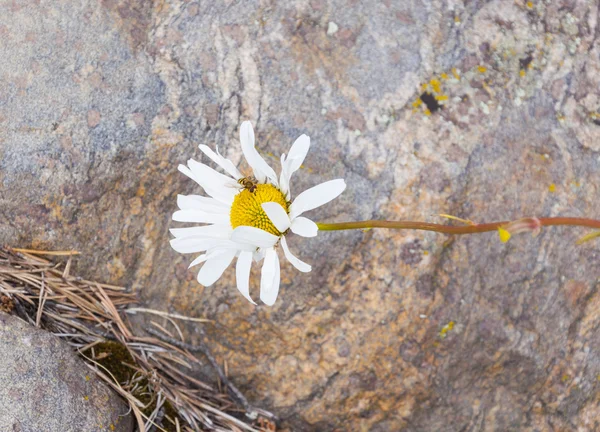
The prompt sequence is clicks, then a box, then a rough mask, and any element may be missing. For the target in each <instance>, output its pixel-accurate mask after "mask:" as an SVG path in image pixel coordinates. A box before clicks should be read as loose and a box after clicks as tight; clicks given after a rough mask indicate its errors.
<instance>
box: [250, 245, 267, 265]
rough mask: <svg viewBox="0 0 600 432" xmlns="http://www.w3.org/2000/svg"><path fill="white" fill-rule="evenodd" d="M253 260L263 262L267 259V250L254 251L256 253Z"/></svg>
mask: <svg viewBox="0 0 600 432" xmlns="http://www.w3.org/2000/svg"><path fill="white" fill-rule="evenodd" d="M252 259H254V262H261V261H262V260H264V259H265V249H264V248H259V249H258V250H256V249H255V250H254V253H253V254H252Z"/></svg>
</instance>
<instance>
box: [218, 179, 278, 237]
mask: <svg viewBox="0 0 600 432" xmlns="http://www.w3.org/2000/svg"><path fill="white" fill-rule="evenodd" d="M253 189H254V190H253V191H252V192H250V189H243V190H242V191H241V192H240V193H239V194H237V195H236V196H235V198H234V199H233V204H232V205H231V212H230V213H229V221H230V222H231V226H232V227H233V228H234V229H235V228H237V227H239V226H251V227H255V228H260V229H261V230H264V231H267V232H270V233H271V234H274V235H276V236H279V235H281V233H280V232H279V230H278V229H277V228H275V225H273V222H271V219H269V217H268V216H267V214H266V213H265V211H264V210H263V209H262V207H261V204H262V203H266V202H276V203H278V204H281V207H283V208H284V209H285V211H286V212H287V211H288V203H287V201H286V200H285V196H284V195H283V193H282V192H281V191H280V190H279V189H277V188H276V187H275V186H273V185H271V184H257V185H254V188H253Z"/></svg>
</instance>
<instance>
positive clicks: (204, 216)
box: [173, 210, 229, 224]
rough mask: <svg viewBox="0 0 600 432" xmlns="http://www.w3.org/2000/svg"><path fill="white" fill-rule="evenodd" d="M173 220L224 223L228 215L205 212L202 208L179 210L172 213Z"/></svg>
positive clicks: (227, 219) (227, 220)
mask: <svg viewBox="0 0 600 432" xmlns="http://www.w3.org/2000/svg"><path fill="white" fill-rule="evenodd" d="M173 220H174V221H177V222H195V223H207V224H225V223H227V222H229V216H228V215H227V214H223V213H207V212H204V211H202V210H179V211H176V212H175V213H173Z"/></svg>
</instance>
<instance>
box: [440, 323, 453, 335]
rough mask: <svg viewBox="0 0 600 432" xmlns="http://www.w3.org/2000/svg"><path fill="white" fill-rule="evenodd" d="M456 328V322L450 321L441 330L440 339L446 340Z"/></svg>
mask: <svg viewBox="0 0 600 432" xmlns="http://www.w3.org/2000/svg"><path fill="white" fill-rule="evenodd" d="M453 328H454V321H450V322H449V323H448V324H446V325H445V326H444V327H442V329H441V330H440V338H442V339H444V338H445V337H446V335H447V333H448V332H449V331H452V329H453Z"/></svg>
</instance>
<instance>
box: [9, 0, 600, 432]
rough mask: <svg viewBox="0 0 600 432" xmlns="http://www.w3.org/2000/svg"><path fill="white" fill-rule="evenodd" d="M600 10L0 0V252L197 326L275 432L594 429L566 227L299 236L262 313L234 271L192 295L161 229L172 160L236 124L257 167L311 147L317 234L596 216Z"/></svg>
mask: <svg viewBox="0 0 600 432" xmlns="http://www.w3.org/2000/svg"><path fill="white" fill-rule="evenodd" d="M598 6H599V4H598V1H597V0H595V1H591V0H560V1H542V0H533V1H531V2H525V1H523V0H517V1H513V0H492V1H486V2H483V1H470V2H459V1H450V0H447V1H433V0H412V1H402V2H393V1H381V2H371V1H369V2H367V1H351V2H348V1H342V0H310V1H308V0H307V1H299V0H297V1H292V2H275V1H269V0H265V1H260V2H259V1H244V2H233V1H223V2H197V1H186V0H170V1H165V0H162V1H159V0H156V1H154V2H147V1H141V0H138V1H121V0H110V1H99V0H96V1H92V0H85V1H80V2H77V4H76V5H74V3H73V2H71V1H66V0H62V1H61V0H53V1H44V2H39V1H33V0H31V1H23V2H12V1H2V2H0V11H1V12H2V14H0V35H1V36H2V46H1V47H0V50H1V51H2V54H3V56H2V58H3V62H1V63H0V76H2V80H0V155H1V158H0V181H1V182H2V187H1V188H0V211H1V212H2V215H3V216H4V221H3V223H2V224H1V225H0V240H1V241H4V242H7V243H10V244H18V245H20V246H35V247H49V248H50V247H51V248H60V249H64V248H76V249H78V250H80V251H81V252H82V253H83V255H82V258H81V259H80V260H79V263H78V266H79V270H80V271H81V272H82V273H83V274H84V275H86V276H89V277H96V278H101V279H103V280H110V281H112V282H117V283H126V284H129V285H130V286H131V287H132V288H133V289H135V290H137V291H138V292H139V293H140V294H141V296H142V298H143V299H144V302H145V303H146V305H147V306H149V307H159V308H166V307H168V308H169V309H170V310H172V311H175V312H178V313H184V314H190V315H194V316H205V317H208V318H212V319H214V320H215V325H213V326H208V327H207V332H208V334H209V337H210V338H211V342H212V346H213V347H214V349H215V352H216V354H217V356H218V357H219V358H221V359H225V360H227V364H228V367H229V373H230V376H231V377H232V378H233V380H234V382H236V383H238V384H240V385H241V387H242V388H243V389H244V390H245V391H246V392H247V394H248V396H249V398H250V399H251V400H252V401H253V402H254V403H255V404H257V405H263V406H265V407H266V408H269V409H272V410H273V411H275V412H276V413H277V414H278V415H279V416H280V417H281V419H282V424H283V425H284V427H289V428H290V429H293V430H298V431H302V430H306V431H312V430H315V431H333V430H335V429H336V428H337V429H339V430H369V431H388V430H406V431H456V430H486V431H487V430H489V431H495V430H525V431H534V430H537V431H544V432H545V431H553V430H557V429H560V430H569V431H570V430H573V431H575V430H594V429H598V428H600V426H599V422H600V407H598V389H599V380H598V378H599V376H600V375H599V374H600V358H599V353H598V346H600V345H599V342H600V341H599V340H598V338H599V336H598V332H597V328H598V325H599V320H600V315H599V313H600V311H599V308H600V297H599V295H600V294H598V285H597V284H598V278H599V276H600V270H599V266H598V258H599V256H600V254H599V250H598V243H597V242H591V243H588V244H585V245H583V246H574V241H575V239H576V238H578V236H580V235H583V233H584V231H583V230H580V229H574V230H573V229H557V228H553V229H547V230H544V231H543V232H542V233H541V234H540V235H539V236H537V237H536V238H531V236H528V235H520V236H516V237H514V238H513V239H511V241H510V242H509V243H508V244H506V245H503V244H500V242H499V241H498V239H497V236H496V235H495V234H485V235H479V236H472V237H462V238H453V239H450V238H447V237H444V236H441V235H436V234H431V233H419V232H384V231H377V230H374V231H369V232H348V233H324V234H321V235H320V236H319V237H318V238H316V239H309V240H305V239H293V241H292V242H291V243H292V246H291V247H292V249H293V250H294V251H296V252H297V254H298V255H299V256H300V257H301V258H302V259H304V260H306V261H307V262H309V263H312V264H313V272H312V273H310V274H306V275H305V274H298V273H297V272H295V271H294V270H293V269H292V268H291V267H290V266H289V265H284V268H283V269H282V276H283V283H282V290H281V293H280V298H279V300H278V302H277V303H276V305H275V307H273V308H267V307H264V306H259V307H253V306H252V305H250V304H248V303H247V302H246V301H245V300H244V299H243V298H242V297H241V296H240V295H239V294H238V293H237V292H236V289H235V287H234V272H233V271H231V270H230V271H228V272H227V273H226V277H225V278H224V279H223V280H221V281H220V282H219V283H217V284H216V285H215V286H213V287H211V288H206V289H205V288H202V287H200V286H198V285H197V284H196V282H195V280H194V278H195V275H194V273H193V272H192V271H188V270H187V265H188V263H189V260H190V258H189V257H187V256H184V257H182V256H178V255H177V254H176V253H174V252H173V251H172V250H171V249H170V247H169V245H168V238H169V235H168V231H167V229H168V228H169V227H170V226H173V225H174V224H172V223H171V222H170V221H169V219H170V214H171V213H172V212H173V211H174V210H175V197H176V194H177V193H182V192H183V193H191V192H192V191H195V192H199V191H198V189H196V188H194V185H193V184H191V182H189V181H186V179H185V178H184V177H183V176H182V175H180V174H179V173H178V172H177V171H176V165H177V164H178V163H181V162H184V161H185V160H187V159H188V158H189V157H196V158H200V154H199V151H198V150H197V148H196V146H197V144H199V143H206V144H208V145H211V146H212V145H215V144H218V145H219V146H220V148H221V150H222V151H223V152H225V153H226V154H227V155H228V156H229V157H231V158H233V159H234V160H235V161H239V160H240V151H239V148H238V142H237V134H238V127H239V124H240V123H241V121H242V120H245V119H250V120H252V122H253V123H254V125H255V129H256V131H257V137H258V143H259V147H260V151H261V152H262V153H263V154H264V155H265V156H266V157H267V158H268V160H269V161H270V162H271V163H273V164H276V161H277V158H278V155H279V154H280V153H281V152H284V151H286V150H287V148H288V147H289V145H290V144H291V143H292V141H293V140H294V139H295V138H296V137H297V136H298V135H300V134H301V133H306V134H308V135H310V136H311V139H312V149H311V153H310V154H309V156H308V158H307V160H306V163H305V168H304V169H303V170H302V171H301V172H300V175H298V176H297V177H296V179H295V180H296V182H295V185H294V190H296V191H299V190H302V189H304V188H307V187H310V186H312V185H314V184H317V183H319V182H321V181H324V180H327V179H331V178H336V177H344V178H345V179H346V181H347V183H348V189H347V190H346V192H345V193H344V195H343V196H342V197H341V198H340V199H339V200H337V201H336V202H334V203H331V204H330V205H328V206H326V207H323V208H321V209H319V210H318V211H315V212H313V213H312V216H313V217H314V218H315V219H317V220H339V221H342V220H354V219H363V218H372V217H385V218H388V219H403V218H410V219H421V220H428V221H442V220H443V219H441V218H440V217H438V216H436V215H437V214H439V213H447V214H448V213H449V214H453V215H456V216H459V217H462V218H467V219H471V220H474V221H491V220H498V219H508V218H518V217H520V216H533V215H546V216H551V215H571V216H588V217H594V216H597V215H598V214H600V211H599V210H600V203H599V202H598V200H597V197H598V193H599V187H600V184H599V183H600V179H599V177H598V174H597V173H598V170H599V156H600V154H599V151H600V125H599V123H600V115H599V114H598V112H597V110H598V109H599V105H600V99H599V97H600V95H599V87H600V86H599V84H600V73H599V72H600V61H599V56H600V46H599V44H598V40H597V39H598V31H599V30H598ZM425 86H426V87H425ZM425 91H427V92H429V93H430V94H431V95H430V96H429V97H428V96H423V99H419V97H420V96H421V95H422V94H423V93H424V92H425ZM434 96H438V99H441V100H440V101H435V98H434ZM443 99H446V100H445V101H444V100H443ZM419 100H420V101H421V102H419ZM423 100H425V101H428V103H429V105H430V111H432V112H431V113H430V115H427V112H426V111H425V105H426V104H424V103H423ZM438 103H444V104H445V106H444V108H443V109H438V110H436V109H435V108H436V107H437V104H438ZM255 276H256V275H255ZM253 284H254V286H257V284H258V279H257V278H256V277H255V278H254V279H253ZM451 323H452V324H451ZM188 335H190V336H191V337H192V339H193V338H194V337H195V335H196V333H195V332H194V327H193V326H191V327H189V328H188Z"/></svg>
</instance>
